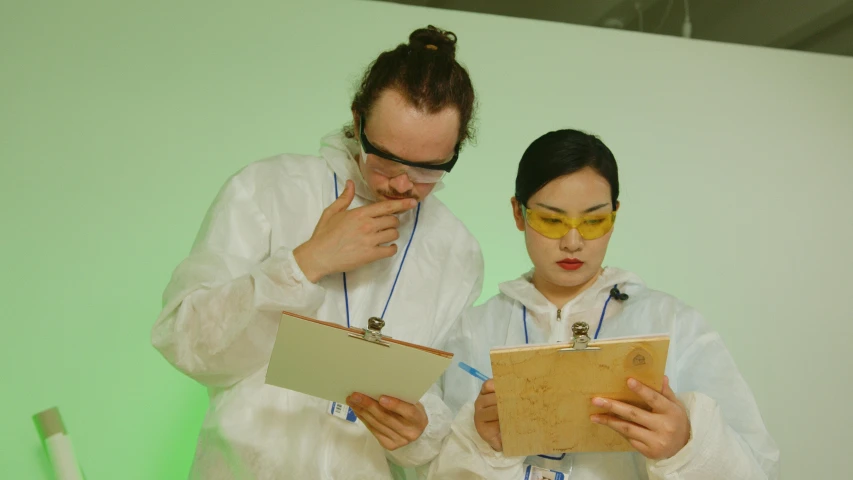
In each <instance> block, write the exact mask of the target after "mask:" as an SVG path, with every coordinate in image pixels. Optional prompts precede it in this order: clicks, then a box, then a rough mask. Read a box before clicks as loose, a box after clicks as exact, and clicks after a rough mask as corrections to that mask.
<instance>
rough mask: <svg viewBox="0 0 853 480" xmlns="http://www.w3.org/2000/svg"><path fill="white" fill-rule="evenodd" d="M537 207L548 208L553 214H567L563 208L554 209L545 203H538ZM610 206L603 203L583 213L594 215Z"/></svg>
mask: <svg viewBox="0 0 853 480" xmlns="http://www.w3.org/2000/svg"><path fill="white" fill-rule="evenodd" d="M536 205H538V206H540V207H542V208H547V209H548V210H551V211H552V212H557V213H562V214H564V215H565V214H566V211H565V210H563V209H561V208H557V207H552V206H551V205H546V204H544V203H537V204H536ZM608 205H610V204H609V203H602V204H600V205H596V206H594V207H590V208H587V209H586V210H584V211H583V213H592V212H594V211H596V210H599V209H601V208H604V207H606V206H608Z"/></svg>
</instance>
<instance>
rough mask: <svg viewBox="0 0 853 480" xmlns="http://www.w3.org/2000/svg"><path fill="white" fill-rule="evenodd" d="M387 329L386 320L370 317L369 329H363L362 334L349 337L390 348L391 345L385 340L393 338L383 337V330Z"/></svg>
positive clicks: (352, 334)
mask: <svg viewBox="0 0 853 480" xmlns="http://www.w3.org/2000/svg"><path fill="white" fill-rule="evenodd" d="M383 327H385V320H382V319H381V318H378V317H370V318H369V319H368V320H367V328H364V329H362V333H350V334H349V336H350V337H352V338H357V339H359V340H364V341H365V342H371V343H375V344H377V345H382V346H383V347H390V346H391V344H389V343H388V342H386V341H384V340H383V339H385V338H391V337H389V336H387V335H382V328H383Z"/></svg>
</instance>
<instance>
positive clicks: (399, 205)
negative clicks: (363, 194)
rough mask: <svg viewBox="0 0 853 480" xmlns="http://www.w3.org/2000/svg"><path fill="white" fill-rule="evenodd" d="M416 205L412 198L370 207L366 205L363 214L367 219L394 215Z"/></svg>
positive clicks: (384, 202) (389, 201)
mask: <svg viewBox="0 0 853 480" xmlns="http://www.w3.org/2000/svg"><path fill="white" fill-rule="evenodd" d="M417 205H418V201H417V200H415V199H413V198H404V199H401V200H386V201H382V202H376V203H374V204H372V205H367V206H365V207H361V208H363V209H364V210H363V213H364V214H365V215H367V216H369V217H383V216H385V215H394V214H397V213H402V212H405V211H407V210H411V209H413V208H415V207H416V206H417Z"/></svg>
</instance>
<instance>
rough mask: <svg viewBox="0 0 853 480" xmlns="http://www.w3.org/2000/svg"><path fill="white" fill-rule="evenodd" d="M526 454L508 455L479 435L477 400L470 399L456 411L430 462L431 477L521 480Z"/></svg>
mask: <svg viewBox="0 0 853 480" xmlns="http://www.w3.org/2000/svg"><path fill="white" fill-rule="evenodd" d="M525 458H526V457H506V456H504V454H503V453H501V452H497V451H495V450H494V449H492V447H491V446H490V445H489V444H488V443H487V442H486V441H485V440H483V439H482V438H481V437H480V434H479V433H477V429H476V428H475V427H474V402H470V403H466V404H465V405H463V406H462V409H460V410H459V413H458V414H457V415H456V419H455V420H454V421H453V425H452V427H451V432H450V435H449V436H448V437H447V439H446V440H445V442H444V446H443V447H442V450H441V454H440V455H439V456H438V458H436V459H435V461H433V463H432V465H431V466H430V470H429V476H428V478H435V479H440V478H441V479H445V478H446V479H448V480H452V479H460V480H461V479H475V478H482V479H486V478H488V479H493V478H495V479H508V480H509V479H512V480H522V479H523V478H524V471H525V468H526V466H525V465H524V460H525Z"/></svg>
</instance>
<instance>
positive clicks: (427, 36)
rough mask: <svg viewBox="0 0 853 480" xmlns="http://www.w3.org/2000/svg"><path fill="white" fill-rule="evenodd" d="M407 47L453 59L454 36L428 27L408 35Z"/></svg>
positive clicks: (454, 51) (454, 53)
mask: <svg viewBox="0 0 853 480" xmlns="http://www.w3.org/2000/svg"><path fill="white" fill-rule="evenodd" d="M409 47H410V48H412V49H427V50H435V51H438V52H441V53H445V54H447V55H450V56H451V57H454V58H455V57H456V34H455V33H453V32H448V31H445V30H442V29H440V28H437V27H434V26H432V25H429V26H428V27H427V28H419V29H417V30H415V31H414V32H412V33H411V35H409Z"/></svg>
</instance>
